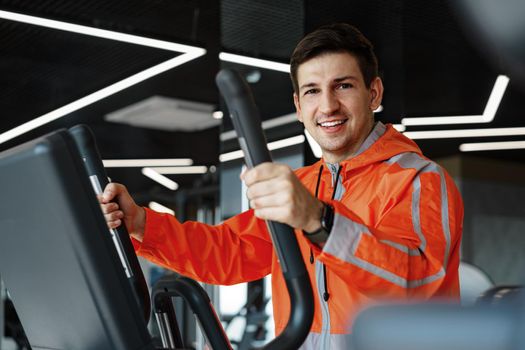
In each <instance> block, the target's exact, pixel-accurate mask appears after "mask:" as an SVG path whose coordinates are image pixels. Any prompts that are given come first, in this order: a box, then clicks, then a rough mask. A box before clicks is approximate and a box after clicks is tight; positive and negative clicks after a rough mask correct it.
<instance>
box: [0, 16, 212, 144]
mask: <svg viewBox="0 0 525 350" xmlns="http://www.w3.org/2000/svg"><path fill="white" fill-rule="evenodd" d="M0 18H2V19H6V20H11V21H16V22H20V23H26V24H30V25H36V26H41V27H45V28H51V29H56V30H62V31H67V32H71V33H76V34H81V35H88V36H93V37H98V38H104V39H108V40H115V41H119V42H124V43H129V44H135V45H141V46H146V47H151V48H155V49H162V50H168V51H172V52H177V54H178V55H177V56H176V57H174V58H171V59H169V60H166V61H164V62H162V63H160V64H156V65H154V66H151V67H149V68H146V69H144V70H143V71H140V72H138V73H135V74H133V75H131V76H129V77H127V78H124V79H122V80H120V81H118V82H116V83H113V84H111V85H109V86H106V87H104V88H102V89H100V90H98V91H95V92H93V93H91V94H88V95H87V96H84V97H82V98H80V99H78V100H76V101H73V102H70V103H68V104H66V105H64V106H62V107H60V108H57V109H55V110H53V111H50V112H48V113H45V114H43V115H41V116H38V117H36V118H34V119H33V120H31V121H28V122H26V123H24V124H21V125H19V126H17V127H15V128H12V129H10V130H8V131H6V132H4V133H1V134H0V144H1V143H4V142H6V141H8V140H11V139H13V138H15V137H17V136H19V135H22V134H24V133H26V132H28V131H31V130H33V129H35V128H38V127H40V126H42V125H45V124H47V123H50V122H52V121H54V120H56V119H59V118H61V117H64V116H66V115H68V114H70V113H72V112H74V111H77V110H79V109H81V108H84V107H86V106H88V105H90V104H92V103H95V102H97V101H100V100H101V99H104V98H106V97H108V96H110V95H112V94H115V93H117V92H119V91H122V90H124V89H127V88H129V87H131V86H133V85H135V84H138V83H140V82H142V81H144V80H146V79H149V78H151V77H153V76H156V75H158V74H161V73H164V72H166V71H168V70H170V69H173V68H175V67H177V66H179V65H182V64H184V63H186V62H189V61H192V60H194V59H196V58H197V57H200V56H202V55H204V54H205V53H206V50H204V49H203V48H199V47H194V46H189V45H181V44H178V43H173V42H168V41H163V40H156V39H152V38H147V37H141V36H137V35H130V34H125V33H119V32H114V31H109V30H104V29H98V28H92V27H87V26H82V25H77V24H73V23H67V22H62V21H56V20H50V19H46V18H42V17H36V16H28V15H23V14H20V13H15V12H9V11H1V10H0Z"/></svg>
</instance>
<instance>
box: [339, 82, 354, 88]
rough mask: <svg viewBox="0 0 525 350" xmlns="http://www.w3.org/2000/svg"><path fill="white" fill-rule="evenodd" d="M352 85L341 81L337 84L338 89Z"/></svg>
mask: <svg viewBox="0 0 525 350" xmlns="http://www.w3.org/2000/svg"><path fill="white" fill-rule="evenodd" d="M351 87H352V84H350V83H341V84H339V85H338V86H337V88H338V89H350V88H351Z"/></svg>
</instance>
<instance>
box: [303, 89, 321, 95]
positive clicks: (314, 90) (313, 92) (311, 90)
mask: <svg viewBox="0 0 525 350" xmlns="http://www.w3.org/2000/svg"><path fill="white" fill-rule="evenodd" d="M317 91H318V90H317V89H310V90H306V91H305V92H304V94H305V95H312V94H315V93H317Z"/></svg>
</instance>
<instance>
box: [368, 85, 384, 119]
mask: <svg viewBox="0 0 525 350" xmlns="http://www.w3.org/2000/svg"><path fill="white" fill-rule="evenodd" d="M382 101H383V82H382V81H381V78H379V77H376V78H374V80H372V82H371V83H370V109H371V110H372V111H375V110H376V109H377V108H379V106H380V105H381V102H382Z"/></svg>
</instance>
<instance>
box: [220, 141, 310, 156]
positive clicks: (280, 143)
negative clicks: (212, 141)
mask: <svg viewBox="0 0 525 350" xmlns="http://www.w3.org/2000/svg"><path fill="white" fill-rule="evenodd" d="M304 139H305V138H304V135H297V136H292V137H289V138H286V139H282V140H278V141H273V142H270V143H268V150H270V151H273V150H276V149H281V148H286V147H289V146H293V145H298V144H301V143H304ZM242 157H244V152H243V151H242V150H237V151H232V152H228V153H223V154H221V155H219V160H220V161H221V162H229V161H230V160H234V159H239V158H242Z"/></svg>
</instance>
